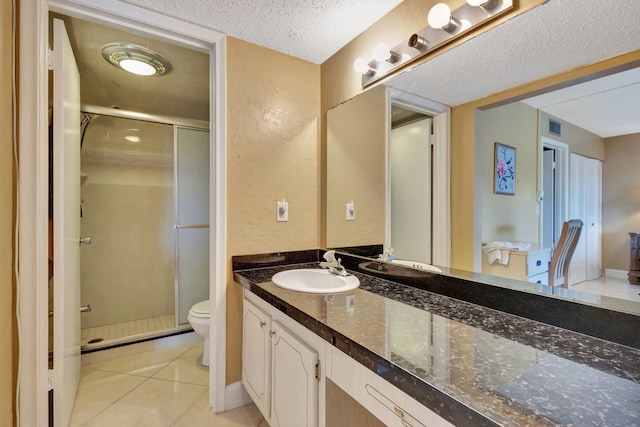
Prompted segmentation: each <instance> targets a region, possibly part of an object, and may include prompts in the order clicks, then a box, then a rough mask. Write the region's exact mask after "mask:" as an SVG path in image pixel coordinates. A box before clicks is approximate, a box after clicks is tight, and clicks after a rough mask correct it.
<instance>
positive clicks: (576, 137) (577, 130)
mask: <svg viewBox="0 0 640 427" xmlns="http://www.w3.org/2000/svg"><path fill="white" fill-rule="evenodd" d="M549 119H553V120H555V121H556V122H560V126H561V128H562V131H561V132H560V135H561V136H556V135H552V134H550V133H549ZM540 135H541V136H544V137H546V138H549V139H553V140H554V141H559V142H564V143H565V144H567V145H568V146H569V152H570V153H575V154H580V155H581V156H585V157H591V158H594V159H598V160H601V161H604V139H602V138H601V137H599V136H598V135H596V134H594V133H591V132H589V131H588V130H585V129H582V128H581V127H578V126H576V125H574V124H572V123H569V122H566V121H564V120H561V119H559V118H557V117H554V116H552V115H550V114H547V113H545V112H544V111H540Z"/></svg>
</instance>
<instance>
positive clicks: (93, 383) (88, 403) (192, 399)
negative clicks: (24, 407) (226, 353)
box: [70, 341, 268, 427]
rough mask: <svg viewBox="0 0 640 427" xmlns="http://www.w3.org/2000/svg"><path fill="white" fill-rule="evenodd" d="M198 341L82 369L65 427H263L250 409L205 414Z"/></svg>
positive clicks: (204, 383) (206, 393)
mask: <svg viewBox="0 0 640 427" xmlns="http://www.w3.org/2000/svg"><path fill="white" fill-rule="evenodd" d="M202 348H203V346H202V341H199V342H197V343H195V344H186V345H182V346H178V347H173V348H166V349H161V350H156V351H151V352H146V353H141V354H136V355H133V356H128V357H123V358H119V359H114V360H110V361H108V362H104V363H96V364H93V365H88V366H84V367H83V368H82V378H81V380H80V387H79V388H78V394H77V396H76V402H75V406H74V408H73V414H72V416H71V424H70V427H102V426H109V427H111V426H121V427H129V426H131V427H134V426H135V427H145V426H148V427H163V426H166V427H186V426H189V427H197V426H216V427H245V426H246V427H268V425H267V423H266V422H265V421H264V419H263V418H262V415H261V414H260V412H259V411H258V409H257V408H256V407H255V405H253V404H251V405H247V406H243V407H241V408H237V409H234V410H232V411H228V412H225V413H222V414H214V413H212V412H211V411H210V410H209V403H208V402H209V389H208V386H207V383H208V379H209V371H208V369H207V368H206V367H204V366H202V364H201V363H200V362H201V360H202Z"/></svg>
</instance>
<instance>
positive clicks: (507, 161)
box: [493, 142, 516, 196]
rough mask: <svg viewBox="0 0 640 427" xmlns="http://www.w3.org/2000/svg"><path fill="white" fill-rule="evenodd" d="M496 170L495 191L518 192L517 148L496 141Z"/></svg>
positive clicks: (509, 193)
mask: <svg viewBox="0 0 640 427" xmlns="http://www.w3.org/2000/svg"><path fill="white" fill-rule="evenodd" d="M494 158H495V161H494V166H495V170H494V173H493V192H494V193H496V194H507V195H509V196H513V195H515V194H516V149H515V147H511V146H509V145H505V144H500V143H499V142H496V143H495V155H494Z"/></svg>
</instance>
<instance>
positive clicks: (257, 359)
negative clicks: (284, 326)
mask: <svg viewBox="0 0 640 427" xmlns="http://www.w3.org/2000/svg"><path fill="white" fill-rule="evenodd" d="M242 320H243V322H242V384H244V387H245V389H246V390H247V393H249V395H250V396H251V398H252V399H253V401H254V402H255V404H256V406H257V407H258V409H259V410H260V412H261V413H262V415H263V416H264V417H265V418H266V419H267V420H268V419H269V417H270V410H271V382H270V377H271V335H270V331H271V317H270V316H268V315H266V314H265V313H264V312H263V311H262V310H260V309H259V308H257V307H256V306H255V305H253V304H252V303H250V302H249V301H247V300H246V299H245V300H244V305H243V316H242Z"/></svg>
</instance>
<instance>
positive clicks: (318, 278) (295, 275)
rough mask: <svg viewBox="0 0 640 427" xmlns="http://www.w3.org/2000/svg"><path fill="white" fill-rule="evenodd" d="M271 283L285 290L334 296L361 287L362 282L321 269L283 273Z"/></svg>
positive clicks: (353, 277) (352, 277)
mask: <svg viewBox="0 0 640 427" xmlns="http://www.w3.org/2000/svg"><path fill="white" fill-rule="evenodd" d="M271 281H272V282H273V283H274V284H275V285H276V286H278V287H281V288H283V289H287V290H290V291H297V292H306V293H310V294H334V293H338V292H344V291H350V290H352V289H355V288H357V287H358V286H360V280H358V278H357V277H355V276H353V275H348V276H338V275H336V274H332V273H330V272H329V270H323V269H319V268H304V269H298V270H287V271H281V272H280V273H276V274H274V275H273V277H272V278H271Z"/></svg>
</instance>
